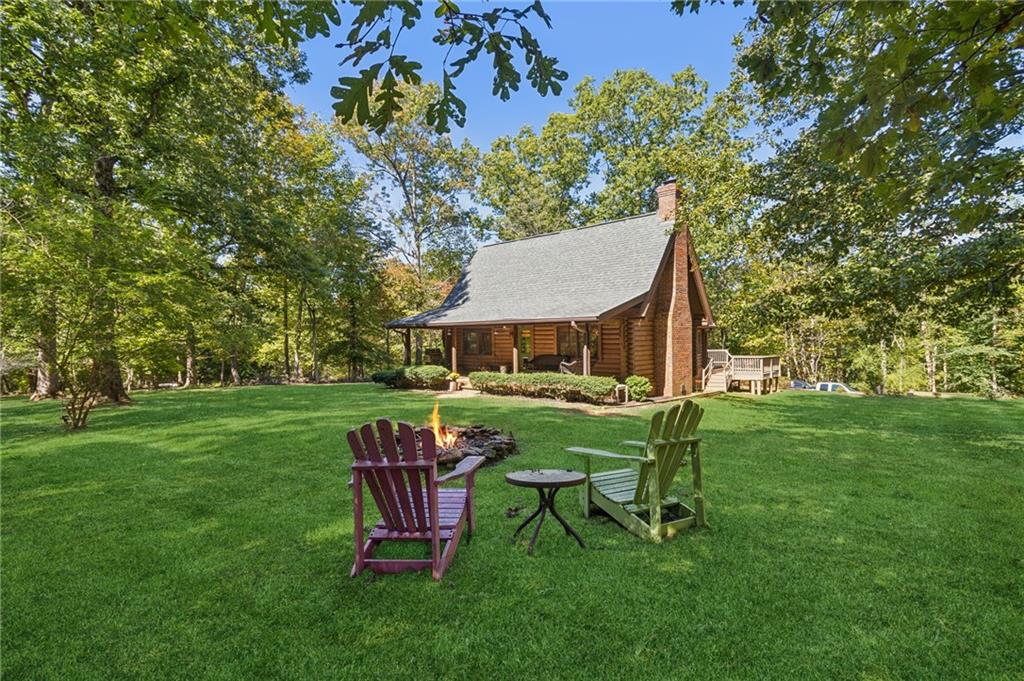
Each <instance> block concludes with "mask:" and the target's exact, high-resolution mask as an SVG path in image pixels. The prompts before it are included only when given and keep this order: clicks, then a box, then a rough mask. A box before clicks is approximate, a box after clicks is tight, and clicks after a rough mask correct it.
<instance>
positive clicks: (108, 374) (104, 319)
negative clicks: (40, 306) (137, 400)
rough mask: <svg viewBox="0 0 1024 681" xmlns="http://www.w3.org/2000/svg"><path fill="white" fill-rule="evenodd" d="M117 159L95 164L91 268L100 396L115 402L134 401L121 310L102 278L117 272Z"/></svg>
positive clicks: (105, 158)
mask: <svg viewBox="0 0 1024 681" xmlns="http://www.w3.org/2000/svg"><path fill="white" fill-rule="evenodd" d="M116 163H117V158H116V157H114V156H100V157H99V158H97V159H96V162H95V163H94V164H93V181H94V183H95V185H96V189H97V190H98V192H99V198H98V201H97V203H96V205H95V209H96V214H95V215H94V220H93V227H92V242H93V253H92V256H93V258H92V262H91V263H90V264H91V269H92V270H93V272H94V273H95V274H96V275H97V281H96V285H95V287H94V288H93V291H92V303H93V304H92V309H93V310H94V318H93V319H92V322H93V324H94V329H95V332H94V339H93V340H94V347H95V351H94V352H93V356H92V366H93V373H94V374H95V377H96V386H97V389H98V391H99V393H100V394H101V395H102V396H103V397H106V398H107V399H108V400H110V401H111V402H130V401H131V398H129V397H128V393H127V391H126V390H125V389H124V382H123V381H122V380H121V363H120V361H119V360H118V356H117V332H116V326H117V309H116V305H115V301H114V299H113V296H112V295H111V293H110V289H109V282H107V281H104V280H102V279H101V278H100V277H103V276H106V275H105V274H100V273H106V272H110V271H113V270H114V268H113V267H111V265H112V263H109V262H108V260H109V257H110V254H111V253H113V252H114V248H113V244H109V243H108V241H110V237H113V236H114V235H112V234H110V232H111V231H112V229H113V223H114V202H113V198H114V192H115V190H116V185H115V182H114V166H115V164H116Z"/></svg>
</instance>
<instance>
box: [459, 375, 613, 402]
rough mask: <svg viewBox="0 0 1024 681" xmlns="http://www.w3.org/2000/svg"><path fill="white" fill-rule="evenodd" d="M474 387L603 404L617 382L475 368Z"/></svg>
mask: <svg viewBox="0 0 1024 681" xmlns="http://www.w3.org/2000/svg"><path fill="white" fill-rule="evenodd" d="M469 382H470V383H471V384H472V385H473V387H474V388H476V389H477V390H480V391H482V392H485V393H491V394H494V395H520V396H523V397H550V398H554V399H556V400H565V401H567V402H591V403H593V404H601V403H602V402H607V401H608V400H610V399H611V397H612V393H613V392H614V391H615V385H616V384H617V381H616V380H615V379H614V378H610V377H608V376H577V375H575V374H560V373H544V372H541V373H529V374H502V373H498V372H495V371H474V372H473V373H471V374H470V375H469Z"/></svg>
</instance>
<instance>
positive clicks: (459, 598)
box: [0, 385, 1024, 680]
mask: <svg viewBox="0 0 1024 681" xmlns="http://www.w3.org/2000/svg"><path fill="white" fill-rule="evenodd" d="M442 404H443V413H444V415H445V417H446V420H447V421H449V422H451V423H460V424H469V423H477V422H480V423H487V424H491V425H495V426H498V427H500V428H503V429H507V430H511V431H513V432H514V434H515V435H516V436H517V438H518V439H519V441H520V444H521V448H522V453H521V454H520V455H519V456H517V457H514V458H513V459H510V460H508V461H507V462H505V463H503V464H501V465H499V466H497V467H493V468H486V469H484V470H483V471H482V472H481V474H480V475H479V477H478V483H477V490H478V492H477V510H478V518H479V527H478V534H477V536H476V537H474V539H473V541H472V543H470V544H468V545H467V544H464V545H463V546H462V547H461V548H460V550H459V553H458V555H457V556H456V559H455V562H454V564H453V565H452V567H451V568H450V569H449V571H448V574H447V576H446V578H445V580H444V581H443V582H441V583H435V582H433V581H431V580H430V578H429V575H426V574H423V573H419V574H417V573H410V574H406V575H398V576H388V577H379V578H374V577H373V576H372V575H369V574H366V575H364V576H362V577H360V578H358V579H355V580H353V579H350V578H349V577H348V570H349V567H350V565H351V559H352V546H351V542H352V516H351V513H352V508H351V497H350V494H349V492H348V490H347V489H346V488H345V484H344V483H345V481H346V480H347V478H348V471H347V465H348V463H349V462H350V460H351V455H350V453H349V451H348V449H347V447H346V445H344V443H343V434H344V432H345V431H346V429H347V428H349V427H350V426H352V425H356V424H358V423H361V422H363V421H366V420H368V419H370V418H372V417H376V416H379V415H382V414H387V415H391V416H394V417H399V418H402V419H405V420H411V421H413V422H416V423H422V422H423V421H424V420H425V418H426V417H427V415H428V414H429V411H430V408H431V406H432V399H431V398H430V397H429V396H428V395H425V394H422V393H410V392H391V391H385V390H384V389H382V388H380V387H378V386H369V385H344V386H341V385H339V386H304V387H258V388H244V389H236V390H222V391H190V392H184V391H182V392H175V393H170V392H167V393H153V394H145V395H139V396H138V403H137V404H136V405H135V406H132V407H127V408H111V409H104V410H101V411H98V412H96V413H95V414H94V417H93V420H92V423H91V425H90V426H89V428H88V430H87V431H85V432H82V433H77V434H74V435H66V434H64V433H62V432H61V428H60V425H59V420H58V411H59V410H58V407H57V405H54V404H29V403H28V402H25V401H23V400H9V399H8V400H4V401H3V404H2V408H3V453H2V460H0V463H2V467H0V475H2V477H0V482H2V491H3V495H2V506H0V510H2V554H0V555H2V566H0V567H2V594H0V595H2V602H0V606H2V640H0V643H2V672H3V674H4V677H5V678H10V679H36V678H40V679H42V678H49V679H71V678H74V679H89V678H95V679H114V678H199V677H207V678H216V679H248V678H289V679H291V678H317V679H320V678H341V679H348V678H353V679H354V678H360V679H389V680H390V679H417V680H422V679H432V678H442V677H443V678H481V677H482V676H484V675H485V674H486V676H487V677H489V678H490V679H492V680H497V679H524V678H540V679H708V678H739V677H745V678H794V677H802V678H856V679H896V678H908V679H909V678H913V679H923V678H958V677H959V678H979V679H980V678H1024V652H1022V642H1024V615H1022V613H1024V577H1022V575H1024V404H1022V403H1021V402H986V401H981V400H942V401H933V400H927V399H898V398H872V399H856V398H848V397H843V396H830V395H815V394H795V393H784V394H779V395H773V396H768V397H762V398H757V399H752V398H749V397H744V396H727V397H720V398H716V399H712V400H706V401H704V403H703V404H704V406H705V408H706V410H707V413H706V415H705V418H704V422H703V423H702V425H701V428H700V433H701V434H702V435H703V437H704V438H705V447H704V449H703V452H704V461H705V464H704V465H705V468H704V479H705V490H706V494H707V498H708V514H709V516H708V517H709V521H710V522H711V523H712V526H713V528H714V529H713V530H711V531H707V532H697V533H687V534H681V535H680V536H678V537H676V538H675V539H674V540H672V541H670V542H668V543H665V544H662V545H660V546H659V545H651V544H645V543H643V542H641V541H639V540H637V539H635V538H633V537H632V536H631V535H629V534H627V533H625V532H624V531H622V530H621V529H619V528H618V527H617V526H615V525H614V524H613V523H611V522H610V521H607V520H602V519H592V520H590V521H584V520H583V519H582V517H581V515H580V511H579V509H578V507H577V504H576V503H570V502H575V497H574V496H573V495H572V494H566V495H565V497H564V498H562V505H561V507H562V509H563V510H565V511H566V515H567V517H568V518H569V520H570V522H572V523H573V524H574V525H576V527H577V529H579V530H580V531H581V533H582V534H583V536H584V538H585V540H586V541H587V542H588V544H589V546H590V548H589V549H588V550H586V551H583V550H581V549H580V548H579V547H577V546H576V544H575V543H574V542H572V541H570V540H569V539H568V538H567V537H565V536H564V534H562V533H561V529H560V528H559V527H558V525H557V523H546V524H545V526H544V529H543V531H542V533H541V537H540V539H539V541H538V545H537V555H536V556H535V557H533V558H530V557H528V556H527V555H526V552H525V548H524V546H523V545H522V544H520V545H518V546H512V545H510V544H509V541H508V537H509V535H510V534H511V532H512V530H513V529H514V528H515V526H516V524H517V523H518V522H519V518H511V519H510V518H507V517H506V516H505V509H506V508H507V507H509V506H512V505H522V506H525V507H532V505H533V504H534V502H535V496H532V495H533V492H532V491H531V490H523V489H518V488H512V487H509V486H507V485H506V484H505V483H504V482H503V476H504V472H505V471H508V470H512V469H516V468H527V467H552V466H567V465H570V466H571V465H573V464H574V463H576V462H575V461H574V460H573V459H572V458H570V457H569V456H568V455H566V454H564V453H563V452H562V448H563V447H564V446H569V445H590V446H606V447H607V446H611V445H613V444H614V443H615V442H617V441H618V440H621V439H624V438H629V437H636V436H638V435H642V434H643V432H644V430H645V418H646V417H647V415H648V414H649V412H648V413H647V414H645V413H643V412H640V413H635V414H630V415H629V416H592V415H586V414H582V413H577V412H573V411H567V410H563V409H557V408H552V407H549V406H539V405H537V404H535V403H531V402H529V401H525V400H513V399H503V398H471V399H461V400H448V401H445V402H443V403H442Z"/></svg>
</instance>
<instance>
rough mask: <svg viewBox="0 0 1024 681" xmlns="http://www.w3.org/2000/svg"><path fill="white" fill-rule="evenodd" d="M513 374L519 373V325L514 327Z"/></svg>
mask: <svg viewBox="0 0 1024 681" xmlns="http://www.w3.org/2000/svg"><path fill="white" fill-rule="evenodd" d="M512 373H513V374H518V373H519V325H518V324H513V325H512Z"/></svg>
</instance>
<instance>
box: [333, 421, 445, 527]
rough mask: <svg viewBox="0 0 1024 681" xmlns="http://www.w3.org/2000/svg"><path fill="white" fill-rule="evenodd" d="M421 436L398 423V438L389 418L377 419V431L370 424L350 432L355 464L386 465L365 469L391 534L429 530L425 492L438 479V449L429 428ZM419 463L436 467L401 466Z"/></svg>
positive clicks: (420, 433)
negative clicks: (360, 462) (356, 462)
mask: <svg viewBox="0 0 1024 681" xmlns="http://www.w3.org/2000/svg"><path fill="white" fill-rule="evenodd" d="M418 436H419V437H418V438H417V431H416V430H415V429H414V428H413V427H412V426H411V425H409V424H408V423H403V422H399V423H398V436H397V437H396V436H395V431H394V428H393V426H392V425H391V421H389V420H387V419H378V421H377V432H374V428H373V425H372V424H370V423H366V424H363V425H362V426H361V427H360V428H359V429H358V431H357V430H355V429H353V430H350V431H349V432H348V443H349V446H350V447H351V448H352V454H353V456H354V457H355V459H356V461H365V462H370V463H376V464H384V465H382V466H379V467H374V468H372V469H364V470H363V478H364V479H365V480H366V485H367V487H369V489H370V494H371V495H372V496H373V501H374V503H376V504H377V509H378V510H379V511H380V515H381V520H382V521H383V523H384V526H385V527H387V529H388V530H391V531H396V532H426V531H427V529H428V522H427V519H428V514H427V502H426V501H425V500H424V494H423V492H424V490H426V489H429V485H430V484H432V483H433V480H434V478H435V477H436V476H437V470H436V461H437V446H436V442H435V441H434V433H433V431H431V430H430V429H429V428H421V429H420V430H419V433H418ZM417 462H426V463H433V464H434V466H432V467H428V468H426V469H420V468H405V467H403V466H401V465H400V464H402V463H417ZM388 464H393V465H388ZM421 476H422V480H421Z"/></svg>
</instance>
